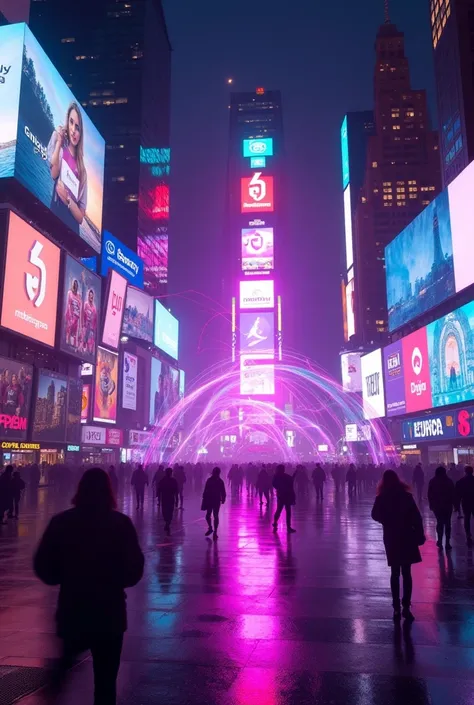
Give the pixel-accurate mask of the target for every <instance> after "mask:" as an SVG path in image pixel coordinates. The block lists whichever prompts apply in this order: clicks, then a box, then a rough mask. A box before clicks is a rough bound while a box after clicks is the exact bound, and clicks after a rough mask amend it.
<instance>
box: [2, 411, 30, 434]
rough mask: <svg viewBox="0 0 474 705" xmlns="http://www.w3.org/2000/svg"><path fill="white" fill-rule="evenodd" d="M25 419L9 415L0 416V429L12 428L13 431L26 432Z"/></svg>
mask: <svg viewBox="0 0 474 705" xmlns="http://www.w3.org/2000/svg"><path fill="white" fill-rule="evenodd" d="M26 426H27V419H26V418H24V417H23V416H11V415H10V414H0V427H1V428H12V429H14V430H15V431H26Z"/></svg>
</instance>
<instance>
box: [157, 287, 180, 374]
mask: <svg viewBox="0 0 474 705" xmlns="http://www.w3.org/2000/svg"><path fill="white" fill-rule="evenodd" d="M154 344H155V345H156V347H157V348H159V349H160V350H162V351H163V352H164V353H166V354H167V355H169V356H170V357H172V358H173V359H174V360H177V359H178V344H179V321H178V319H177V318H175V317H174V316H172V315H171V313H170V312H169V311H168V310H167V309H166V308H165V307H164V306H163V304H161V303H160V302H159V301H158V300H156V299H155V331H154Z"/></svg>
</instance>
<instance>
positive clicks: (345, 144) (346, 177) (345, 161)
mask: <svg viewBox="0 0 474 705" xmlns="http://www.w3.org/2000/svg"><path fill="white" fill-rule="evenodd" d="M347 130H348V127H347V115H345V116H344V120H343V121H342V125H341V157H342V188H343V189H345V188H346V186H347V185H348V183H349V181H350V171H349V136H348V132H347Z"/></svg>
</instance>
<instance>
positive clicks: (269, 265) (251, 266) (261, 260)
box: [242, 228, 274, 272]
mask: <svg viewBox="0 0 474 705" xmlns="http://www.w3.org/2000/svg"><path fill="white" fill-rule="evenodd" d="M273 268H274V259H273V228H244V229H243V230H242V271H244V272H259V271H269V270H272V269H273Z"/></svg>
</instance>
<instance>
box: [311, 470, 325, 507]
mask: <svg viewBox="0 0 474 705" xmlns="http://www.w3.org/2000/svg"><path fill="white" fill-rule="evenodd" d="M312 480H313V485H314V489H315V491H316V499H317V500H318V499H320V500H321V501H322V499H323V487H324V483H325V482H326V473H325V472H324V470H323V468H322V467H321V465H320V464H319V463H316V467H315V468H314V470H313V474H312Z"/></svg>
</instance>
